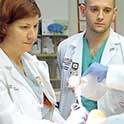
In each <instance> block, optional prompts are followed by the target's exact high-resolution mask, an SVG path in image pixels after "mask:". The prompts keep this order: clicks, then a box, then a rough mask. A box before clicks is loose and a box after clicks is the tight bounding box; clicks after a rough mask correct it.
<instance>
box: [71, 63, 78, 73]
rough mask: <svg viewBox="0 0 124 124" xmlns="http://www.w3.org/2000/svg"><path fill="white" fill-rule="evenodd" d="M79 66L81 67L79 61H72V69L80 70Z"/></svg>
mask: <svg viewBox="0 0 124 124" xmlns="http://www.w3.org/2000/svg"><path fill="white" fill-rule="evenodd" d="M78 67H79V64H78V63H76V62H72V69H73V70H75V71H76V70H78Z"/></svg>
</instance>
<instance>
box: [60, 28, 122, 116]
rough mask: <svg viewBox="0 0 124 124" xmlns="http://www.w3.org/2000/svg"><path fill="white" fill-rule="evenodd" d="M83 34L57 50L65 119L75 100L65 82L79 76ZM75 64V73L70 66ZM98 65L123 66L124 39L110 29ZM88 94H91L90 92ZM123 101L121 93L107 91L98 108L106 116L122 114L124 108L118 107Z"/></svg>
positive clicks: (62, 43) (74, 37) (61, 107)
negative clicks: (73, 76)
mask: <svg viewBox="0 0 124 124" xmlns="http://www.w3.org/2000/svg"><path fill="white" fill-rule="evenodd" d="M84 33H85V32H83V33H79V34H76V35H74V36H72V37H70V38H68V39H66V40H65V41H63V42H61V43H60V45H59V48H58V64H59V69H60V73H61V101H60V111H61V113H62V114H63V113H65V111H67V110H68V113H67V115H66V117H67V116H68V115H69V106H70V105H71V103H72V102H73V101H74V100H75V98H74V93H73V92H72V91H71V89H69V88H67V87H66V85H65V82H67V80H68V78H69V77H70V75H73V74H74V75H77V76H81V68H82V62H83V60H82V48H83V35H84ZM75 63H76V66H77V68H76V71H73V69H72V65H74V64H75ZM100 63H101V64H103V65H111V64H113V65H122V64H124V37H122V36H120V35H119V34H117V33H115V32H113V30H112V29H111V30H110V35H109V38H108V41H107V43H106V46H105V49H104V51H103V54H102V57H101V61H100ZM89 82H90V81H89ZM91 82H92V80H91ZM90 94H92V93H91V92H90ZM97 94H99V93H97ZM118 97H119V98H118ZM111 99H112V100H111ZM120 99H121V101H120ZM117 100H118V101H117ZM123 101H124V92H123V91H118V90H112V89H109V90H107V92H106V93H105V95H104V96H103V97H102V98H101V99H99V101H98V108H99V109H101V110H102V111H104V112H105V113H106V114H107V115H112V114H117V113H122V112H124V107H122V106H121V105H120V102H123ZM111 105H113V106H114V108H110V106H111Z"/></svg>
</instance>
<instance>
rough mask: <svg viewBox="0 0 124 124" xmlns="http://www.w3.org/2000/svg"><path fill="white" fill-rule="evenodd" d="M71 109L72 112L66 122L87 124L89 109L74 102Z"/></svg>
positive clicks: (69, 123) (67, 123)
mask: <svg viewBox="0 0 124 124" xmlns="http://www.w3.org/2000/svg"><path fill="white" fill-rule="evenodd" d="M71 110H72V111H71V114H70V116H69V117H68V119H67V120H66V121H65V123H64V124H86V119H87V116H88V111H87V110H86V109H85V108H84V107H83V106H80V105H79V104H78V103H74V104H72V106H71Z"/></svg>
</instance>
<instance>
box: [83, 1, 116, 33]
mask: <svg viewBox="0 0 124 124" xmlns="http://www.w3.org/2000/svg"><path fill="white" fill-rule="evenodd" d="M83 14H84V15H85V16H86V23H87V30H90V31H93V32H96V33H104V32H106V31H108V30H109V28H110V25H111V22H112V21H113V20H114V18H115V16H116V8H114V4H113V0H87V2H86V6H85V9H84V12H83Z"/></svg>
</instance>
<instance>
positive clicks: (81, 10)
mask: <svg viewBox="0 0 124 124" xmlns="http://www.w3.org/2000/svg"><path fill="white" fill-rule="evenodd" d="M79 9H80V12H81V15H82V16H85V9H86V6H85V4H83V3H81V4H80V6H79Z"/></svg>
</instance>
